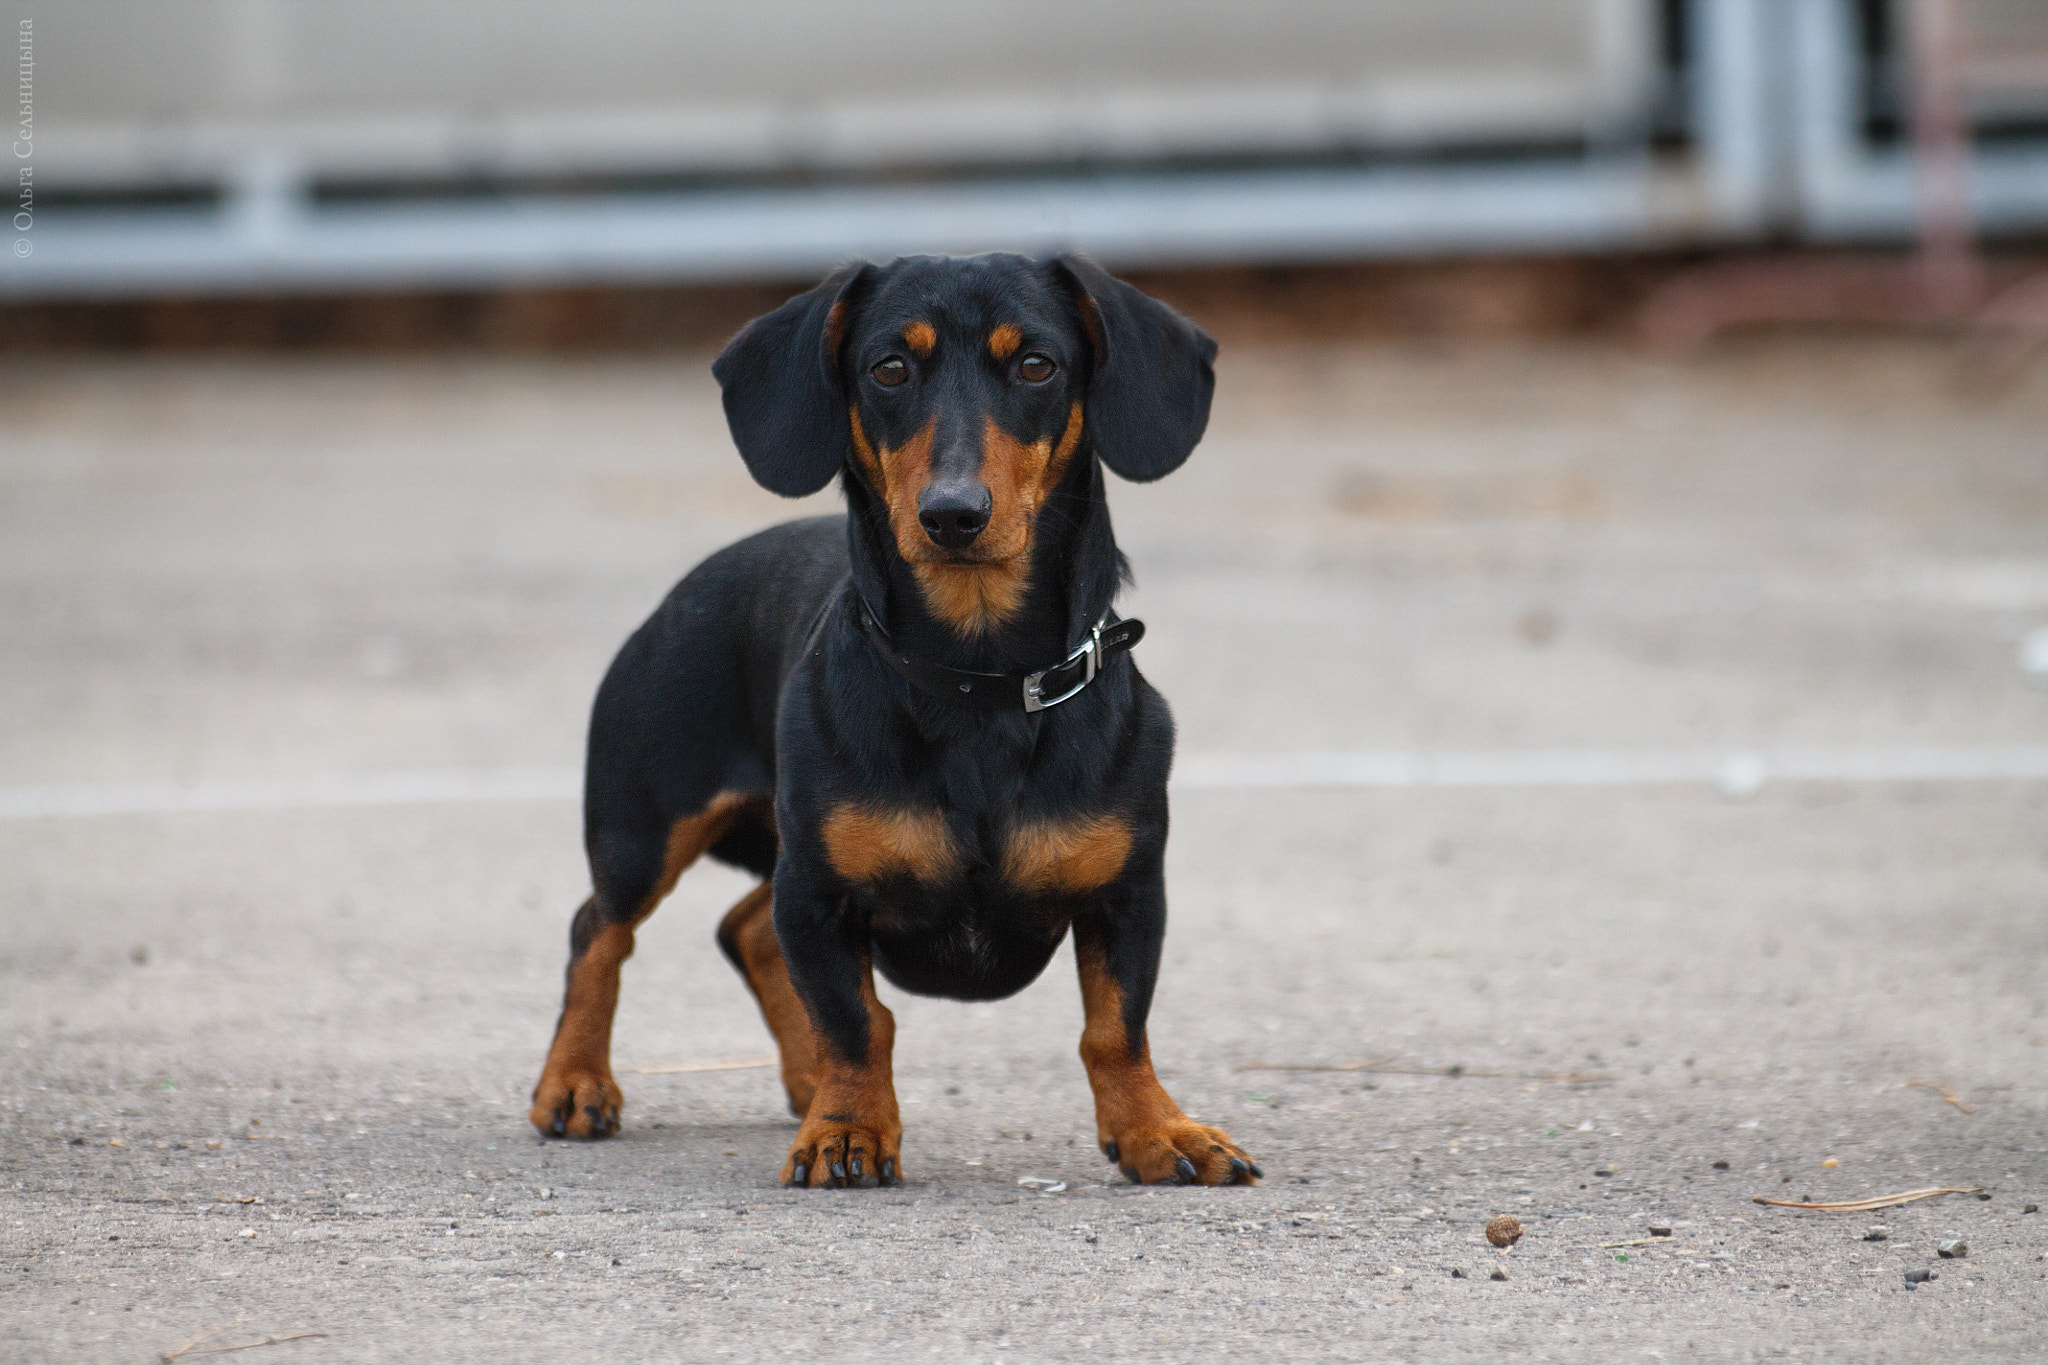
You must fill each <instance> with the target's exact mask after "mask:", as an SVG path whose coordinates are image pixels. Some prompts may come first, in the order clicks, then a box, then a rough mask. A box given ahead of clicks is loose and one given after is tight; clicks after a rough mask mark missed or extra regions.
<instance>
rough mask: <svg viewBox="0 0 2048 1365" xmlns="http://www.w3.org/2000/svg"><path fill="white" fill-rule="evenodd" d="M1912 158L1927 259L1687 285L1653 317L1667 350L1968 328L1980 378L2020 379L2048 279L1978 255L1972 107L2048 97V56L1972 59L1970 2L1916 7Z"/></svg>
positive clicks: (1804, 267)
mask: <svg viewBox="0 0 2048 1365" xmlns="http://www.w3.org/2000/svg"><path fill="white" fill-rule="evenodd" d="M1908 13H1909V14H1910V17H1911V56H1912V78H1913V106H1912V148H1913V163H1914V180H1915V194H1916V207H1917V217H1918V220H1919V237H1920V246H1919V250H1918V251H1917V252H1916V253H1915V254H1914V255H1913V256H1911V257H1903V258H1902V257H1895V256H1889V257H1879V256H1867V255H1863V256H1824V257H1816V256H1812V255H1801V256H1778V257H1765V258H1760V259H1759V258H1751V259H1746V260H1739V261H1728V262H1724V263H1719V264H1715V265H1710V266H1706V267H1703V268H1701V269H1699V270H1696V271H1691V272H1688V273H1686V274H1683V275H1680V276H1678V277H1676V278H1674V279H1672V280H1671V281H1669V282H1668V283H1667V284H1666V285H1665V286H1664V287H1663V288H1661V289H1660V290H1659V291H1658V292H1657V293H1656V295H1655V296H1654V297H1652V299H1651V300H1650V302H1649V304H1648V305H1647V306H1646V307H1645V309H1644V311H1643V317H1642V326H1643V330H1644V332H1645V334H1646V335H1647V336H1648V337H1649V338H1650V340H1651V341H1652V342H1653V343H1654V344H1656V345H1658V346H1660V347H1663V348H1665V349H1671V350H1679V349H1685V348H1688V347H1692V346H1696V345H1698V344H1700V343H1701V342H1703V341H1705V340H1707V339H1708V338H1709V337H1711V336H1713V335H1714V334H1715V333H1716V332H1719V331H1721V330H1723V329H1724V328H1728V327H1732V326H1736V325H1739V324H1743V323H1756V322H1790V323H1829V322H1835V323H1870V324H1879V325H1948V326H1960V327H1964V328H1967V329H1968V330H1969V332H1970V335H1971V343H1972V350H1973V368H1978V369H1982V370H1984V371H1986V372H1989V373H1991V374H1998V373H2003V372H2006V371H2009V370H2010V369H2011V368H2012V367H2013V366H2014V365H2016V364H2017V363H2018V362H2019V361H2020V360H2021V359H2022V358H2024V357H2025V355H2026V354H2027V353H2028V352H2029V351H2031V350H2032V349H2033V348H2034V347H2035V346H2037V345H2039V344H2040V343H2041V342H2043V341H2044V340H2048V274H2036V275H2031V276H2025V275H2024V273H2023V272H2022V271H2019V270H2015V269H2011V268H2006V269H2001V268H1999V267H1996V266H1994V265H1992V264H1991V263H1989V262H1986V261H1985V260H1984V259H1983V258H1982V257H1981V256H1980V255H1979V254H1978V252H1977V250H1976V243H1975V233H1974V224H1973V222H1972V215H1971V210H1970V184H1969V174H1970V121H1969V105H1968V100H1969V96H1970V95H1971V94H1972V93H1975V92H1981V91H1988V90H2009V89H2014V88H2023V89H2024V88H2033V89H2039V88H2044V87H2048V51H2041V52H2016V53H2015V52H2007V53H2001V54H1998V55H1995V56H1983V55H1979V54H1977V53H1975V52H1973V51H1972V50H1971V45H1970V41H1969V33H1968V32H1967V28H1966V25H1965V23H1964V20H1963V15H1962V8H1961V3H1960V0H1911V4H1910V7H1909V10H1908Z"/></svg>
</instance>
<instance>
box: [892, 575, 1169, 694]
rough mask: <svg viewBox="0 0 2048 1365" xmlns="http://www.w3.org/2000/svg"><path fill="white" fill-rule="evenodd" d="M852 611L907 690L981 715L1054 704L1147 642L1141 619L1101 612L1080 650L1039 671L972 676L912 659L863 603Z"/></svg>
mask: <svg viewBox="0 0 2048 1365" xmlns="http://www.w3.org/2000/svg"><path fill="white" fill-rule="evenodd" d="M854 610H855V611H856V612H858V613H859V614H860V624H861V629H862V630H864V631H866V632H867V637H868V639H870V640H872V641H874V645H875V648H876V649H878V650H880V651H881V654H882V657H883V658H884V659H887V660H888V661H889V666H890V667H891V668H893V669H895V670H896V671H897V672H898V673H901V674H902V675H903V676H904V678H905V679H906V680H907V681H908V682H909V683H910V685H911V686H913V687H915V688H917V689H918V690H919V691H920V692H924V693H927V694H929V695H931V696H934V697H941V698H943V699H945V700H946V701H950V702H953V703H954V704H955V705H959V706H971V707H974V708H975V709H977V710H982V711H1023V712H1027V713H1029V712H1033V711H1043V710H1045V709H1046V708H1047V707H1051V706H1058V705H1059V704H1060V703H1061V702H1063V701H1066V700H1068V699H1070V698H1072V697H1074V696H1076V695H1078V694H1079V693H1080V692H1081V691H1082V690H1083V689H1085V688H1086V687H1087V686H1088V684H1089V683H1092V682H1094V681H1095V679H1096V677H1097V675H1098V674H1100V673H1101V671H1102V666H1103V664H1104V663H1106V662H1107V661H1108V659H1109V657H1110V656H1111V655H1112V654H1117V653H1120V652H1122V651H1123V650H1126V649H1129V648H1131V646H1133V645H1135V644H1137V643H1138V641H1140V640H1142V639H1144V638H1145V623H1144V622H1143V621H1138V620H1128V621H1125V620H1115V621H1113V620H1112V619H1111V617H1112V616H1113V615H1114V613H1111V612H1104V613H1103V614H1102V619H1101V620H1100V621H1097V622H1096V623H1095V626H1094V628H1093V629H1092V630H1090V631H1089V632H1088V638H1087V639H1085V640H1083V641H1082V642H1081V645H1080V647H1079V648H1078V649H1076V650H1075V651H1074V652H1073V653H1071V654H1069V655H1068V656H1067V657H1066V658H1064V659H1062V660H1060V661H1059V662H1058V663H1056V664H1054V665H1052V666H1051V667H1050V668H1041V669H1039V670H1038V671H1037V672H1036V673H976V672H973V671H971V670H969V669H965V668H948V667H947V666H946V665H944V664H934V663H926V662H924V661H923V660H919V659H913V658H911V657H910V656H909V655H908V654H905V653H904V652H903V651H902V650H900V649H898V648H897V647H896V642H895V641H894V640H892V639H890V638H889V632H888V631H886V630H883V629H882V623H881V622H880V621H878V620H876V619H875V614H874V613H873V612H872V611H869V610H868V604H867V603H866V602H865V601H857V602H856V604H855V607H854Z"/></svg>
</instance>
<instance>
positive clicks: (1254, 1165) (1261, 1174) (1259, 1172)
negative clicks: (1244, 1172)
mask: <svg viewBox="0 0 2048 1365" xmlns="http://www.w3.org/2000/svg"><path fill="white" fill-rule="evenodd" d="M1251 1168H1252V1174H1253V1175H1255V1176H1257V1177H1258V1178H1259V1179H1261V1180H1264V1179H1265V1178H1266V1173H1265V1172H1264V1171H1262V1170H1260V1169H1259V1163H1258V1162H1256V1161H1254V1162H1252V1163H1251Z"/></svg>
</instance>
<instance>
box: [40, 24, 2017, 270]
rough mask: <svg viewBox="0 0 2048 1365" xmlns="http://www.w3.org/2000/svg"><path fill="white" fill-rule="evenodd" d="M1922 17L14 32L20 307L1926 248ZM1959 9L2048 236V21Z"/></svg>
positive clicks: (1979, 182)
mask: <svg viewBox="0 0 2048 1365" xmlns="http://www.w3.org/2000/svg"><path fill="white" fill-rule="evenodd" d="M1907 3H1911V0H1886V3H1882V4H1877V5H1870V4H1865V3H1862V0H1427V2H1426V3H1425V2H1424V0H1272V2H1270V3H1264V4H1249V5H1248V4H1243V3H1224V2H1223V0H1114V2H1113V3H1112V2H1109V0H1093V2H1091V0H1029V2H1028V3H1026V2H1024V0H982V2H981V3H958V2H956V3H944V0H866V3H860V4H850V3H843V2H842V0H752V2H751V3H742V4H733V3H725V4H718V5H713V4H707V3H700V2H699V0H584V2H583V3H579V4H576V5H572V6H565V5H561V4H556V3H550V4H542V3H538V2H537V0H183V2H182V3H171V2H170V0H0V4H5V6H6V10H5V12H6V13H7V14H8V15H9V16H10V18H11V20H12V23H13V25H14V26H15V27H14V29H13V30H11V31H14V32H16V33H17V41H18V42H19V43H21V44H23V45H24V46H23V53H24V54H25V55H24V57H23V61H24V62H25V63H27V62H28V56H27V55H26V54H27V53H28V52H29V49H30V47H32V50H33V52H32V55H33V62H32V69H31V65H24V67H23V71H24V76H23V79H24V81H25V82H26V83H27V84H25V85H24V91H25V94H24V99H25V100H28V99H30V97H31V96H32V102H33V121H34V137H33V145H32V152H33V155H32V157H30V158H27V159H24V160H22V161H21V163H20V167H19V169H20V173H21V174H22V175H23V177H24V178H23V180H22V193H23V195H24V196H25V197H27V196H31V194H32V197H33V198H34V202H33V203H32V204H30V203H26V202H24V203H23V204H22V205H20V206H19V207H18V211H17V215H16V218H15V222H14V228H15V238H14V241H13V243H12V248H11V250H8V249H0V297H16V298H26V297H44V298H59V297H90V296H101V297H107V296H122V295H131V296H132V295H138V294H163V293H202V294H203V293H230V292H244V293H248V292H265V291H278V290H299V291H303V290H316V291H324V290H350V289H368V288H458V287H483V288H489V287H498V286H503V285H510V284H521V283H573V282H580V281H611V282H626V283H633V282H649V283H655V282H669V281H677V280H704V279H717V278H733V277H741V276H754V277H769V276H775V277H791V276H801V275H806V274H811V273H814V272H817V271H820V270H823V269H825V268H827V267H829V266H831V265H833V264H835V263H837V262H839V261H843V260H846V259H849V258H854V257H862V256H868V257H888V256H893V255H898V254H903V253H907V252H913V251H944V252H972V251H982V250H991V249H1012V250H1021V251H1046V250H1057V249H1083V250H1088V251H1092V252H1094V253H1095V254H1097V255H1099V256H1101V257H1103V258H1104V259H1105V260H1106V261H1108V262H1110V263H1111V264H1116V265H1126V266H1136V265H1167V264H1178V263H1220V262H1242V263H1278V262H1287V261H1305V260H1332V259H1345V258H1358V257H1368V256H1397V255H1398V256H1430V255H1449V254H1457V253H1467V252H1516V253H1532V252H1547V251H1574V252H1588V251H1618V250H1630V251H1635V250H1654V249H1659V248H1666V247H1672V246H1691V245H1728V244H1741V243H1752V242H1765V241H1770V240H1774V239H1780V238H1784V237H1803V238H1805V239H1807V240H1812V241H1898V240H1901V239H1903V238H1906V237H1909V236H1910V235H1911V234H1912V232H1913V231H1914V224H1915V221H1916V215H1915V205H1914V196H1915V179H1914V167H1913V164H1912V161H1911V157H1910V155H1909V154H1908V151H1907V148H1906V147H1905V145H1904V144H1903V143H1902V142H1900V141H1899V140H1898V139H1896V138H1895V137H1891V136H1889V135H1887V134H1885V133H1883V132H1882V129H1881V125H1883V124H1884V123H1885V120H1886V118H1887V117H1889V115H1887V113H1886V108H1887V107H1890V108H1891V109H1892V112H1893V113H1895V112H1896V108H1897V106H1898V104H1899V102H1900V98H1901V96H1900V92H1901V90H1902V89H1905V88H1906V87H1908V86H1909V85H1910V72H1909V71H1907V70H1906V69H1905V68H1904V66H1903V63H1902V60H1901V57H1900V55H1899V51H1900V48H1901V44H1900V43H1898V42H1896V41H1893V42H1892V43H1891V48H1890V55H1889V56H1888V57H1887V56H1885V55H1883V54H1882V53H1880V54H1879V55H1877V56H1876V57H1873V55H1872V35H1873V33H1874V32H1875V31H1876V30H1878V29H1882V28H1886V27H1888V28H1889V29H1890V30H1892V31H1893V35H1894V38H1896V34H1897V33H1898V32H1902V31H1903V30H1904V27H1905V25H1904V21H1903V17H1902V13H1901V11H1900V7H1901V6H1903V5H1905V4H1907ZM1962 3H1963V8H1964V12H1965V14H1966V16H1967V20H1968V22H1969V24H1970V25H1971V26H1972V27H1973V28H1974V29H1975V30H1976V31H1977V33H1978V35H1979V42H1978V45H1977V52H1976V56H1975V58H1974V59H1973V64H1972V68H1971V73H1970V82H1969V84H1970V89H1971V91H1972V100H1973V108H1974V110H1975V112H1976V115H1977V116H1978V117H1979V118H1980V120H1985V119H1988V120H1991V121H1992V122H1993V123H1998V122H1999V121H2000V120H2003V123H2002V124H2001V125H2000V126H2001V127H2002V128H2003V130H2004V131H2003V132H2001V133H2000V135H1999V137H1998V138H1997V139H1994V141H1993V142H1987V143H1985V144H1983V145H1980V147H1979V148H1978V151H1977V153H1976V155H1975V156H1974V157H1973V158H1972V160H1971V166H1970V177H1969V195H1970V204H1971V208H1972V211H1973V213H1974V216H1975V221H1976V222H1977V224H1978V225H1979V226H1980V227H1982V228H1984V229H1986V230H1990V231H2001V232H2005V231H2020V232H2038V231H2039V230H2041V228H2042V227H2044V226H2048V0H1962ZM1887 16H1888V18H1887ZM30 86H32V90H30V89H29V87H30ZM1887 102H1889V105H1887ZM2028 120H2033V122H2032V123H2031V124H2030V123H2029V122H2028ZM1894 122H1895V120H1894ZM1987 126H1988V125H1987ZM2014 128H2018V129H2019V132H2020V134H2021V135H2020V136H2017V137H2015V136H2010V134H2011V133H2012V131H2013V129H2014ZM2028 128H2032V130H2033V134H2032V135H2031V136H2030V135H2028V134H2027V129H2028ZM1873 130H1878V131H1873ZM31 180H32V184H31ZM24 224H26V226H24Z"/></svg>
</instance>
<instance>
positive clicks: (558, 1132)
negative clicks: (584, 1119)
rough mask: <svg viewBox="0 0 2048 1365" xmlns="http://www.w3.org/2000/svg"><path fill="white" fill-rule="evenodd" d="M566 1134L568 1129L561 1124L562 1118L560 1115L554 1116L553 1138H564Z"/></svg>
mask: <svg viewBox="0 0 2048 1365" xmlns="http://www.w3.org/2000/svg"><path fill="white" fill-rule="evenodd" d="M568 1132H569V1130H568V1128H567V1127H566V1126H565V1125H564V1124H563V1123H562V1116H561V1115H560V1114H557V1115H555V1136H556V1137H565V1136H567V1135H568Z"/></svg>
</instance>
